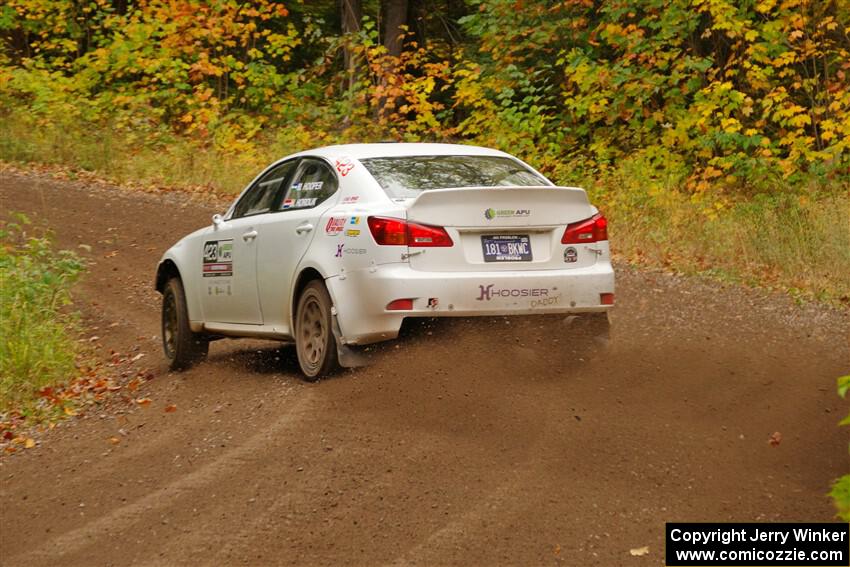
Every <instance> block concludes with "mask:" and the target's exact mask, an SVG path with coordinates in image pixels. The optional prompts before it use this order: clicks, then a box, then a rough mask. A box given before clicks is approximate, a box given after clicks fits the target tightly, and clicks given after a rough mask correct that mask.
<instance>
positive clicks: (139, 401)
mask: <svg viewBox="0 0 850 567" xmlns="http://www.w3.org/2000/svg"><path fill="white" fill-rule="evenodd" d="M136 403H137V404H139V405H140V406H146V405H148V404H150V403H151V399H150V398H136Z"/></svg>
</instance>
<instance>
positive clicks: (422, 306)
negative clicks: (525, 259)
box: [327, 261, 614, 345]
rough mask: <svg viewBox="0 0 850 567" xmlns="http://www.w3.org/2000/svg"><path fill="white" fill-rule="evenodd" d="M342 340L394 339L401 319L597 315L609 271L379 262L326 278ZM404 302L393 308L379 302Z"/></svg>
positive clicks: (610, 284)
mask: <svg viewBox="0 0 850 567" xmlns="http://www.w3.org/2000/svg"><path fill="white" fill-rule="evenodd" d="M327 284H328V289H329V290H330V293H331V296H332V297H333V300H334V306H335V308H336V312H337V319H338V321H339V326H340V330H341V333H342V338H343V341H344V342H345V343H346V344H355V345H356V344H369V343H373V342H378V341H382V340H387V339H393V338H395V337H396V336H398V331H399V328H400V327H401V323H402V321H403V320H404V319H405V318H406V317H469V316H486V315H490V316H492V315H528V314H537V313H539V314H545V313H549V314H551V313H564V314H565V313H584V312H602V311H607V310H609V309H611V308H612V307H613V306H612V305H603V304H602V298H601V295H602V294H612V293H614V270H613V268H612V267H611V264H610V263H609V262H605V261H598V262H596V263H595V264H594V265H592V266H589V267H585V268H572V269H563V270H536V271H499V272H421V271H416V270H413V269H411V268H410V266H409V265H408V264H385V265H382V266H373V267H372V268H369V269H364V270H357V271H353V272H348V273H343V274H341V275H339V276H334V277H331V278H328V280H327ZM399 299H410V300H412V308H411V309H405V310H401V311H397V310H389V309H387V306H388V305H389V304H390V303H391V302H393V301H396V300H399Z"/></svg>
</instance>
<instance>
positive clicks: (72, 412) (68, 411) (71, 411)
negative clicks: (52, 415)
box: [65, 407, 77, 416]
mask: <svg viewBox="0 0 850 567" xmlns="http://www.w3.org/2000/svg"><path fill="white" fill-rule="evenodd" d="M65 415H70V416H74V415H77V412H76V411H75V410H74V408H69V407H66V408H65Z"/></svg>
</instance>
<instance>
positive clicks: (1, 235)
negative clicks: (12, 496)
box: [0, 214, 83, 413]
mask: <svg viewBox="0 0 850 567" xmlns="http://www.w3.org/2000/svg"><path fill="white" fill-rule="evenodd" d="M14 216H15V220H13V221H9V222H6V223H4V224H2V225H0V327H2V335H1V336H0V413H2V412H6V411H8V410H11V409H15V410H16V411H19V412H22V413H27V412H28V411H31V410H32V409H33V407H34V403H35V401H36V400H37V398H38V392H39V391H40V390H41V389H42V388H45V387H48V386H53V385H55V384H58V383H61V382H64V381H66V380H69V379H71V378H73V377H74V376H75V375H76V374H77V368H76V360H77V355H78V342H77V338H78V337H77V318H76V316H75V315H74V314H73V313H70V312H69V311H68V310H67V306H68V305H69V304H70V288H71V286H72V285H73V283H74V281H76V280H77V278H78V277H79V275H80V274H81V273H82V271H83V263H82V261H81V260H80V258H79V257H77V256H76V255H75V254H74V253H72V252H69V251H59V252H57V251H55V250H54V249H53V247H52V243H51V240H50V238H49V237H48V236H45V235H41V236H34V235H32V234H29V233H28V225H29V221H28V219H27V218H26V217H25V216H23V215H20V214H19V215H14Z"/></svg>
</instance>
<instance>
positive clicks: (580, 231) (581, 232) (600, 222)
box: [561, 213, 608, 244]
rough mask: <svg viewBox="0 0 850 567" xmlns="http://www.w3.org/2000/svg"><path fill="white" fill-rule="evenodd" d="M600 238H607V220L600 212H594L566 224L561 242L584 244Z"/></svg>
mask: <svg viewBox="0 0 850 567" xmlns="http://www.w3.org/2000/svg"><path fill="white" fill-rule="evenodd" d="M600 240H608V220H607V219H606V218H605V217H604V216H602V213H596V214H595V215H593V216H592V217H590V218H589V219H584V220H581V221H578V222H574V223H571V224H568V225H567V230H565V231H564V236H563V237H562V238H561V244H584V243H587V242H598V241H600Z"/></svg>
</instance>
